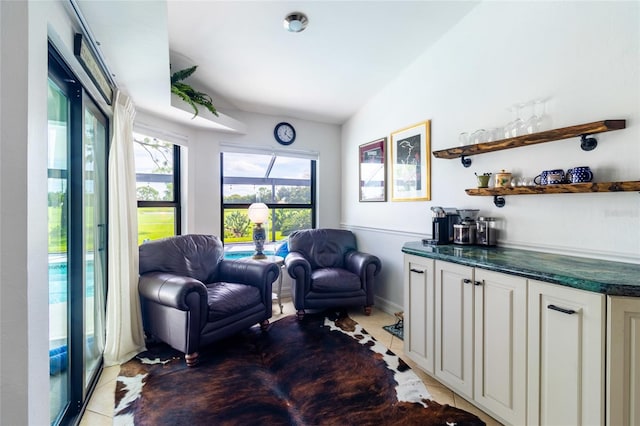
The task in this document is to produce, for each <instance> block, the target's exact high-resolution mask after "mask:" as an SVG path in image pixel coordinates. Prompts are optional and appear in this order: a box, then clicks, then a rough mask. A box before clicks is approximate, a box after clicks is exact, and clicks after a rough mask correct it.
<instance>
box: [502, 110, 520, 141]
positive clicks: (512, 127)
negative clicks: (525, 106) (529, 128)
mask: <svg viewBox="0 0 640 426" xmlns="http://www.w3.org/2000/svg"><path fill="white" fill-rule="evenodd" d="M520 109H521V107H520V105H513V106H511V108H509V112H511V121H510V122H509V124H507V125H506V127H505V136H506V137H507V138H515V137H516V136H520V135H521V134H522V133H523V129H524V122H523V121H522V119H521V118H520Z"/></svg>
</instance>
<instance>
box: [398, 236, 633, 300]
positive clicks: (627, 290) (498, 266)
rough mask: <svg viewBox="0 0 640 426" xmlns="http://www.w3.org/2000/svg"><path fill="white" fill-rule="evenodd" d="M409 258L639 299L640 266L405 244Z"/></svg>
mask: <svg viewBox="0 0 640 426" xmlns="http://www.w3.org/2000/svg"><path fill="white" fill-rule="evenodd" d="M402 251H403V252H404V253H407V254H413V255H416V256H422V257H428V258H430V259H439V260H444V261H447V262H453V263H459V264H461V265H467V266H474V267H479V268H483V269H488V270H491V271H496V272H504V273H507V274H513V275H519V276H521V277H525V278H532V279H535V280H540V281H547V282H550V283H554V284H560V285H565V286H568V287H573V288H577V289H582V290H588V291H594V292H598V293H604V294H608V295H612V296H634V297H640V265H638V264H635V263H623V262H613V261H608V260H598V259H589V258H583V257H577V256H565V255H560V254H551V253H542V252H537V251H531V250H519V249H510V248H505V247H479V246H462V245H454V244H450V245H443V246H429V245H424V244H422V241H411V242H407V243H405V244H404V246H403V247H402Z"/></svg>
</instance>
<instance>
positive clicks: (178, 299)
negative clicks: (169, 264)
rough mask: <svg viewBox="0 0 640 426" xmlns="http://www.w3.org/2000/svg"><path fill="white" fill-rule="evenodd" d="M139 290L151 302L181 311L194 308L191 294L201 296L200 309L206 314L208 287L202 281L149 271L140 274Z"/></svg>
mask: <svg viewBox="0 0 640 426" xmlns="http://www.w3.org/2000/svg"><path fill="white" fill-rule="evenodd" d="M138 292H139V293H140V295H141V296H143V297H144V298H146V299H147V300H149V301H150V302H153V303H157V304H160V305H164V306H168V307H171V308H175V309H178V310H181V311H188V310H191V309H193V306H192V305H191V304H190V303H189V299H192V298H190V297H189V296H190V295H191V294H192V293H194V294H197V295H198V297H199V309H200V311H201V314H203V315H205V316H206V312H207V289H206V287H205V286H204V284H203V283H202V282H201V281H198V280H196V279H195V278H190V277H184V276H180V275H175V274H171V273H168V272H148V273H146V274H142V275H140V279H139V280H138Z"/></svg>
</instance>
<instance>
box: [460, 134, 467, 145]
mask: <svg viewBox="0 0 640 426" xmlns="http://www.w3.org/2000/svg"><path fill="white" fill-rule="evenodd" d="M458 143H459V144H460V146H465V145H469V133H467V132H462V133H460V135H459V136H458Z"/></svg>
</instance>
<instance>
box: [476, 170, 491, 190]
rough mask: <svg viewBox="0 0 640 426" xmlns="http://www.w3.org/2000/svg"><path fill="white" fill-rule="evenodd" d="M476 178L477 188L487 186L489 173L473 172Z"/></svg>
mask: <svg viewBox="0 0 640 426" xmlns="http://www.w3.org/2000/svg"><path fill="white" fill-rule="evenodd" d="M474 174H475V175H476V178H478V188H488V187H489V179H490V178H491V173H482V174H481V175H479V174H477V173H474Z"/></svg>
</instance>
